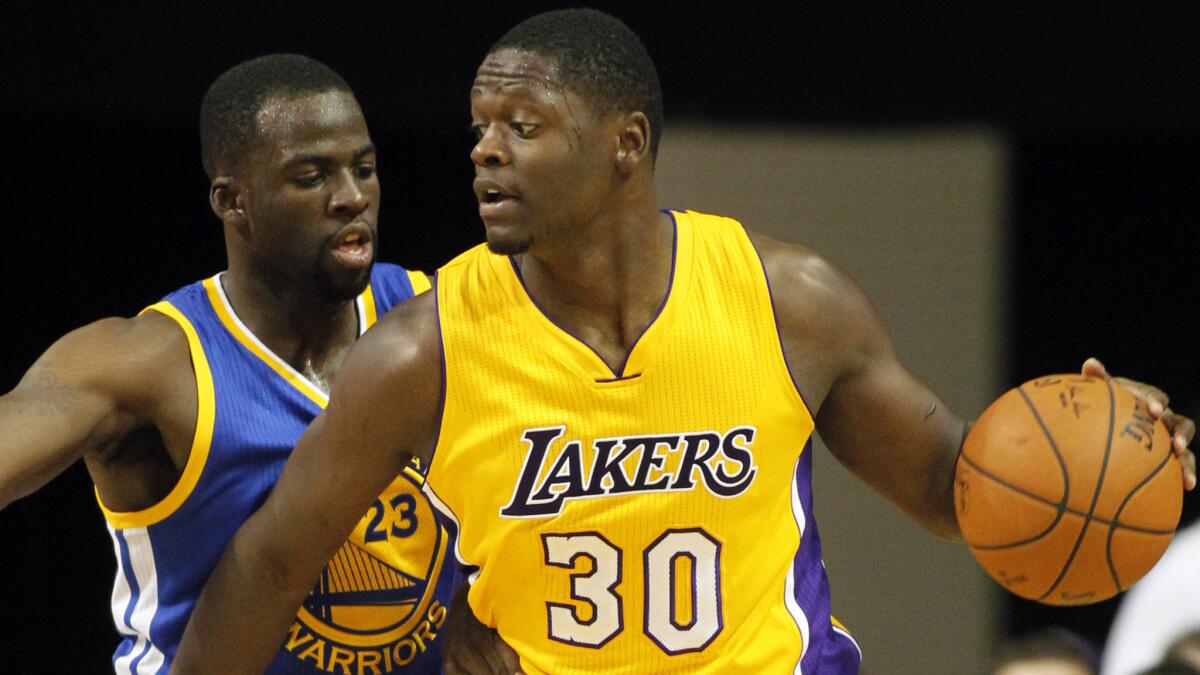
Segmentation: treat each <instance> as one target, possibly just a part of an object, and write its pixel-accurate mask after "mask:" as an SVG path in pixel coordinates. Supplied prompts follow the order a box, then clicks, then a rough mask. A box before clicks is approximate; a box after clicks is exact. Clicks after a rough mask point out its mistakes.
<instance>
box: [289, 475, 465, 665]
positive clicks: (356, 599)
mask: <svg viewBox="0 0 1200 675" xmlns="http://www.w3.org/2000/svg"><path fill="white" fill-rule="evenodd" d="M422 481H423V479H422V477H421V475H420V473H418V472H417V471H416V469H414V468H413V467H408V468H406V469H405V470H404V472H403V473H401V475H400V476H398V477H397V478H396V479H395V480H394V481H392V484H391V485H389V486H388V488H387V490H385V491H384V492H383V494H381V495H380V496H379V498H378V499H376V500H375V502H374V503H373V504H372V505H371V508H370V510H369V511H367V514H366V515H365V516H363V518H362V520H360V521H359V523H358V525H357V526H356V527H355V528H354V532H353V533H352V534H351V535H350V537H349V538H348V539H347V540H346V543H345V544H343V545H342V548H341V550H339V551H338V552H337V554H336V555H335V556H334V557H333V559H332V560H330V561H329V563H328V564H327V565H326V566H325V569H324V570H323V571H322V572H321V578H320V579H319V580H318V581H317V585H316V586H315V587H314V588H313V590H312V592H311V593H310V594H309V596H308V598H307V599H305V601H304V605H303V606H302V607H301V609H300V612H299V614H298V615H297V617H296V621H295V623H293V624H292V628H291V631H290V633H289V634H288V637H287V639H286V641H285V642H284V649H286V650H287V651H288V652H290V653H291V654H292V655H293V656H294V657H296V658H297V659H299V660H300V661H302V662H306V663H308V664H309V665H311V666H315V667H316V668H317V669H318V670H322V671H326V672H330V673H343V672H345V673H390V672H392V671H394V670H399V669H401V668H403V667H404V666H406V665H408V664H410V663H412V662H413V661H414V660H416V659H417V658H418V657H420V656H421V655H422V654H424V653H425V652H426V651H427V650H428V649H429V648H430V647H431V645H432V643H433V641H434V639H435V638H436V637H437V634H438V631H439V630H440V629H441V626H442V624H443V623H444V621H445V619H446V607H445V606H444V605H443V604H442V603H441V602H439V601H438V599H437V598H436V597H435V591H436V587H437V580H438V578H439V576H440V574H441V571H442V563H443V560H444V559H445V553H446V548H447V543H448V542H447V533H446V532H445V530H443V528H442V527H441V526H440V525H439V523H438V522H437V519H436V518H435V516H434V512H433V507H432V505H431V504H430V503H429V500H428V498H427V497H425V495H424V493H422V492H421V483H422Z"/></svg>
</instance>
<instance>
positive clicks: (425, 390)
mask: <svg viewBox="0 0 1200 675" xmlns="http://www.w3.org/2000/svg"><path fill="white" fill-rule="evenodd" d="M381 329H382V330H381ZM388 333H389V331H388V330H387V328H386V325H385V324H383V323H381V325H380V326H377V327H376V328H374V329H372V331H371V332H368V334H367V335H366V336H364V337H363V338H362V339H361V340H360V341H359V344H357V345H356V346H355V347H354V349H353V350H351V354H350V355H349V356H348V357H347V359H346V362H345V363H344V364H343V366H342V368H341V371H340V372H339V374H338V377H337V382H336V384H335V387H334V391H333V392H332V395H331V396H330V401H329V405H328V406H327V407H326V409H325V410H324V412H322V413H321V415H320V416H318V417H317V419H316V420H314V421H313V423H312V424H311V425H310V426H309V428H308V430H307V431H305V433H304V435H303V437H302V438H301V439H300V442H299V443H297V445H296V447H295V449H294V450H293V452H292V455H291V457H290V458H289V459H288V462H287V465H286V466H285V467H284V470H283V473H282V475H281V476H280V478H279V481H278V482H277V483H276V485H275V488H274V490H273V491H272V493H271V496H270V497H269V498H268V500H267V502H266V503H265V504H264V506H263V508H262V509H260V511H259V513H258V514H256V515H255V516H254V519H253V520H256V521H261V522H257V523H255V524H254V525H252V526H251V527H254V528H259V529H261V530H262V531H261V532H259V533H257V536H258V537H262V538H261V539H259V541H260V542H261V543H263V544H264V548H265V552H266V553H267V555H268V556H269V559H268V564H271V565H272V566H276V567H279V569H284V570H285V572H286V574H287V575H288V577H289V578H290V580H289V581H288V582H287V583H289V584H299V585H302V586H307V585H308V583H309V582H310V581H311V579H309V577H310V576H315V574H316V572H317V570H319V568H320V566H321V565H323V564H324V563H325V562H326V561H328V560H329V558H330V557H331V556H332V555H333V553H334V552H335V551H336V550H337V548H338V546H340V545H341V542H343V541H344V540H345V538H346V536H347V534H348V533H349V532H350V531H351V530H352V529H353V528H354V526H355V524H356V523H357V522H358V520H359V519H360V518H361V517H362V515H363V514H364V513H366V511H367V509H368V507H369V506H370V504H371V502H372V501H373V500H374V499H375V498H376V497H378V496H379V494H380V492H382V491H383V489H384V488H385V487H387V485H388V483H390V482H391V481H392V480H393V479H394V478H395V477H396V476H397V475H398V474H399V473H400V472H401V471H402V470H403V468H404V466H405V465H406V464H407V463H408V461H409V460H410V458H411V457H412V455H413V454H416V453H419V452H421V451H422V450H423V447H422V439H423V438H425V437H426V436H427V435H428V434H429V432H430V425H431V424H432V421H433V415H431V414H430V409H431V406H436V404H437V396H436V392H435V391H433V390H430V389H429V387H428V384H427V382H426V380H427V378H428V375H429V372H428V365H427V364H425V363H423V362H421V363H416V364H415V365H414V363H413V362H412V361H411V358H406V357H413V356H416V357H417V358H418V359H420V358H424V355H423V354H415V355H414V354H411V353H409V354H405V353H403V351H402V352H401V353H399V354H398V353H397V346H396V344H395V343H396V340H395V337H396V336H394V335H389V334H388ZM401 342H402V345H401V346H400V347H399V349H400V350H403V349H405V346H404V344H406V343H404V341H401ZM407 347H408V348H410V349H411V348H412V347H413V345H411V344H407ZM435 367H438V366H436V362H435ZM434 372H436V371H434ZM439 382H440V381H439ZM298 552H299V553H300V554H301V555H302V556H303V559H299V558H298V557H297V554H298ZM293 577H294V578H293Z"/></svg>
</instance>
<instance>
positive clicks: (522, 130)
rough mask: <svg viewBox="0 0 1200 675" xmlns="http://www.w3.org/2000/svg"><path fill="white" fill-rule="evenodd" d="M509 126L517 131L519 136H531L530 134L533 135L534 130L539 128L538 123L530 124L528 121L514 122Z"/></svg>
mask: <svg viewBox="0 0 1200 675" xmlns="http://www.w3.org/2000/svg"><path fill="white" fill-rule="evenodd" d="M508 126H509V128H511V129H512V130H513V131H514V132H516V134H517V136H518V137H520V138H529V136H530V135H532V134H533V132H534V131H536V130H537V128H538V125H536V124H529V123H527V122H512V123H511V124H509V125H508Z"/></svg>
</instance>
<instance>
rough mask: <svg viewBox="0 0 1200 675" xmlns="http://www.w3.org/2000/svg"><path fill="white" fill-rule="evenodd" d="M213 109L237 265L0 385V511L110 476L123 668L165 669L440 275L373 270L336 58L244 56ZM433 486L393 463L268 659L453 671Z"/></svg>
mask: <svg viewBox="0 0 1200 675" xmlns="http://www.w3.org/2000/svg"><path fill="white" fill-rule="evenodd" d="M200 116H201V125H200V136H201V146H202V152H203V160H204V168H205V170H206V171H207V173H208V175H209V177H210V178H211V187H210V192H209V197H210V203H211V204H212V208H213V211H214V212H215V213H216V215H217V217H218V218H220V220H221V222H222V224H223V226H224V232H225V241H226V248H227V251H228V259H229V269H228V270H227V271H225V272H221V273H219V274H217V275H215V276H213V277H210V278H208V279H205V280H203V281H199V282H196V283H194V284H191V285H188V286H185V287H183V288H181V289H179V290H177V291H175V292H174V293H171V294H170V295H168V296H167V297H166V298H165V299H164V300H163V301H161V302H159V303H157V304H154V305H152V306H151V307H149V308H148V309H147V310H146V311H144V312H143V313H142V314H140V315H139V316H137V317H135V318H132V319H122V318H110V319H104V320H102V321H98V322H96V323H94V324H91V325H88V326H85V327H83V328H80V329H78V330H76V331H74V332H72V333H70V334H68V335H66V336H65V337H63V338H62V339H61V340H59V341H58V342H57V343H55V344H54V345H53V346H52V347H51V348H50V349H49V350H47V351H46V353H45V354H44V355H43V356H42V357H41V358H39V359H38V361H37V362H36V363H35V364H34V365H33V367H32V368H31V369H30V370H29V372H28V373H27V374H26V375H25V377H24V378H23V379H22V380H21V382H20V383H19V384H18V385H17V387H16V388H15V389H14V390H13V391H11V392H9V393H8V394H6V395H4V396H3V397H2V398H0V506H3V505H6V504H8V503H10V502H11V501H12V500H14V499H16V498H18V497H21V496H23V495H26V494H29V493H30V492H32V491H34V490H36V489H37V488H39V487H40V486H41V485H43V484H44V483H46V482H47V481H48V480H50V479H51V478H53V477H54V476H55V475H56V474H58V473H59V472H61V471H62V470H63V469H65V468H66V467H67V466H69V465H70V464H71V463H72V462H74V461H75V460H77V459H79V458H80V457H82V458H83V459H84V461H85V462H86V464H87V467H88V470H89V472H90V473H91V476H92V478H93V480H94V481H95V484H96V496H97V498H98V500H99V502H100V507H101V510H102V511H103V512H104V516H105V518H106V519H107V521H108V526H109V531H110V532H111V534H112V538H113V545H114V552H115V553H116V558H117V576H116V584H115V588H114V590H113V601H112V608H113V618H114V619H115V621H116V625H117V630H118V632H119V633H120V634H121V637H122V641H121V643H120V645H119V647H118V648H117V650H116V653H115V654H114V656H113V665H114V668H115V670H116V672H118V673H163V672H166V670H167V668H168V667H169V665H170V661H171V659H172V657H173V656H174V653H175V651H176V648H177V646H178V642H179V639H180V636H181V635H182V633H183V629H184V627H185V625H186V622H187V617H188V615H189V613H190V612H191V609H192V606H193V604H194V603H195V600H196V597H197V595H198V594H199V592H200V590H201V588H202V586H203V583H204V580H205V579H206V578H207V577H208V574H209V572H210V571H211V570H212V568H213V566H214V565H215V564H216V562H217V560H218V558H219V556H220V554H221V551H223V550H224V548H225V544H226V542H227V541H228V540H229V538H230V537H231V536H233V534H234V532H235V531H236V529H237V527H238V525H240V524H241V523H242V521H244V520H245V519H246V518H247V517H248V516H249V515H250V514H251V513H253V511H254V510H255V509H256V508H258V506H259V505H260V504H261V503H262V502H263V500H264V499H265V498H266V496H267V493H268V492H269V491H270V489H271V485H272V484H273V483H274V482H275V479H276V478H277V477H278V475H279V473H280V471H281V470H282V468H283V465H284V463H285V461H286V460H287V457H288V454H289V453H290V452H291V449H292V446H293V445H294V444H295V442H296V440H297V439H298V438H299V437H300V434H301V432H302V431H303V430H304V428H305V427H306V426H307V425H308V423H309V422H310V421H311V420H312V419H313V418H314V417H315V416H316V415H317V414H318V413H319V412H320V410H321V408H323V407H324V406H325V403H326V400H327V392H328V390H329V387H330V384H331V383H332V382H333V381H334V380H335V376H336V375H337V373H338V370H339V367H340V366H341V365H342V362H343V360H344V359H345V357H346V354H347V352H348V350H349V349H350V346H351V344H352V343H353V342H354V341H355V339H356V338H357V337H358V336H359V335H360V334H361V333H362V332H363V331H365V330H366V329H367V328H368V327H369V326H370V325H371V324H372V323H373V322H374V321H375V319H376V317H377V316H380V315H382V314H383V313H384V312H386V311H387V310H388V309H389V308H391V307H392V306H393V305H395V304H397V303H399V302H402V301H403V300H406V299H407V298H409V297H411V296H412V295H414V293H417V292H420V291H422V290H425V289H427V288H428V287H429V282H428V280H427V279H426V278H425V276H424V275H422V274H420V273H416V272H407V271H406V270H404V269H403V268H400V267H398V266H396V265H388V264H383V263H380V264H373V263H374V258H375V250H376V248H375V246H376V243H375V242H376V241H377V228H376V222H377V218H378V214H379V196H380V192H379V180H378V178H377V176H376V172H375V161H376V160H375V147H374V146H373V145H372V143H371V137H370V135H369V134H368V132H367V125H366V122H365V120H364V119H363V114H362V111H361V110H360V109H359V105H358V102H357V101H356V100H355V97H354V95H353V93H352V92H351V90H350V87H349V86H348V85H347V84H346V82H345V81H344V80H343V79H342V78H341V77H340V76H338V75H337V74H336V73H334V72H333V71H332V70H330V69H329V68H328V67H326V66H324V65H323V64H320V63H318V62H316V61H313V60H312V59H309V58H306V57H303V56H295V55H271V56H265V57H262V58H258V59H255V60H252V61H248V62H246V63H242V64H240V65H238V66H236V67H234V68H232V69H230V70H229V71H228V72H226V73H225V74H223V75H222V76H221V77H220V78H218V79H217V81H216V82H215V83H214V84H213V85H212V87H211V88H210V89H209V91H208V93H207V94H206V95H205V98H204V101H203V104H202V106H201V115H200ZM331 478H332V476H331ZM422 482H423V479H422V476H421V474H420V473H418V472H417V471H416V470H415V468H414V467H413V466H410V465H408V464H407V463H402V464H398V465H397V466H396V467H395V471H393V472H392V475H391V476H390V477H388V479H387V480H385V481H382V482H381V483H380V485H379V490H377V491H376V493H377V494H376V495H375V496H374V497H373V499H374V501H373V503H371V504H366V503H364V504H363V505H362V506H363V508H362V509H360V513H359V516H360V518H361V522H359V524H358V525H357V526H356V528H355V531H354V532H353V533H352V534H351V536H350V538H349V539H343V542H342V544H341V545H340V547H335V548H336V549H337V550H336V551H335V550H333V549H331V550H330V552H329V553H330V554H329V556H327V558H326V560H327V561H329V565H328V567H326V568H325V569H324V571H323V572H322V574H321V578H320V581H319V582H318V583H317V585H316V587H315V588H310V590H311V591H312V592H311V593H310V594H307V598H306V600H305V602H304V606H303V607H302V608H301V609H300V611H299V613H298V614H296V613H295V612H293V619H292V622H291V623H290V629H289V631H288V634H287V639H286V640H285V641H283V643H282V646H280V640H279V638H280V637H281V636H282V633H281V634H279V635H276V636H275V638H276V639H275V640H274V644H273V651H274V652H275V654H274V656H273V662H272V664H271V667H270V669H269V672H272V673H326V672H351V671H353V672H371V673H383V672H399V671H404V672H419V673H436V672H440V670H441V657H440V653H439V650H440V640H439V639H438V637H437V636H438V633H439V627H440V625H441V624H442V623H443V621H444V617H445V614H446V606H447V605H448V604H449V595H450V592H451V590H452V588H451V584H452V583H453V581H454V580H453V578H452V577H453V576H454V574H453V573H452V570H451V568H452V567H453V565H446V566H443V559H444V553H445V551H446V548H447V545H448V537H447V533H446V531H445V530H444V529H443V528H441V527H440V526H438V525H437V524H436V523H435V518H434V517H433V512H432V510H431V506H430V505H429V503H428V500H427V499H426V498H425V497H424V496H423V494H422V493H421V491H420V485H421V483H422ZM364 513H365V514H366V515H365V516H363V514H364ZM343 534H345V533H343ZM330 559H332V560H330ZM294 609H295V607H293V610H294ZM264 665H265V664H264ZM219 670H220V669H216V670H215V671H214V672H217V671H219Z"/></svg>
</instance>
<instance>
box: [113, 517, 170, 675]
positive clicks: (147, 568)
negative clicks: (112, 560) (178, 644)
mask: <svg viewBox="0 0 1200 675" xmlns="http://www.w3.org/2000/svg"><path fill="white" fill-rule="evenodd" d="M108 531H109V534H111V535H112V538H113V552H114V553H115V554H116V558H117V578H116V580H115V582H114V583H113V595H112V611H113V620H114V622H115V623H116V626H117V632H119V633H121V634H122V635H125V636H127V637H134V636H136V639H135V641H134V645H133V649H131V650H130V651H129V653H128V654H125V655H123V656H121V657H119V658H116V659H114V660H113V670H114V671H115V672H116V673H117V675H153V674H154V673H157V672H158V671H159V670H160V669H161V668H162V667H163V665H164V664H165V663H166V655H165V654H163V653H162V651H161V650H159V649H158V648H157V647H156V646H155V645H154V643H153V642H152V641H151V640H150V625H151V624H152V623H153V621H154V616H155V614H156V613H157V612H158V573H157V570H156V569H155V565H154V549H153V547H152V545H151V543H150V534H149V532H147V531H146V528H144V527H137V528H128V529H122V530H120V531H119V532H118V531H117V530H115V529H113V528H112V527H109V528H108ZM126 557H128V559H129V564H128V565H126V564H125V558H126ZM130 581H132V582H133V583H130ZM135 586H136V588H137V594H136V597H135V596H134V590H133V589H134V587H135ZM126 614H128V615H129V618H128V620H126V618H125V617H126Z"/></svg>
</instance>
